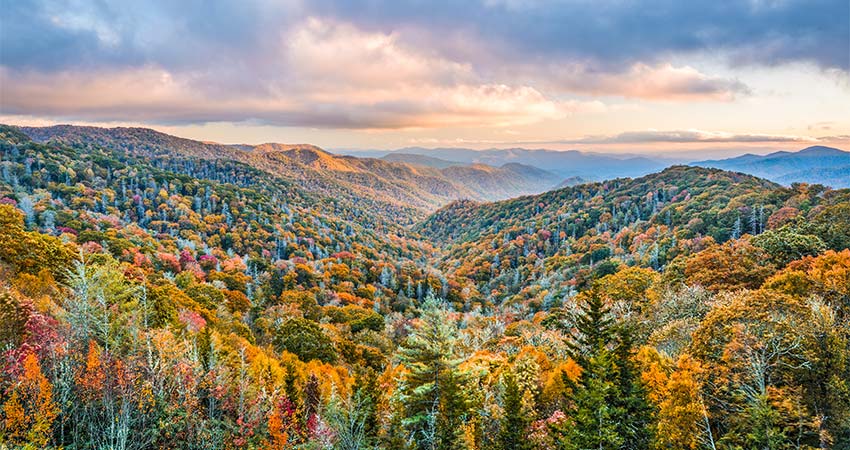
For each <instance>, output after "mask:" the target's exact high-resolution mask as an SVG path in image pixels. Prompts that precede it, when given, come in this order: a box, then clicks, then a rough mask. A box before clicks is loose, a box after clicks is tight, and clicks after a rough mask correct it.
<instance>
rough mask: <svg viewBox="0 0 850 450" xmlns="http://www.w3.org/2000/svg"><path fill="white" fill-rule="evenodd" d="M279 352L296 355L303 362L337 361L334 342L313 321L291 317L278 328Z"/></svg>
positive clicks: (276, 342)
mask: <svg viewBox="0 0 850 450" xmlns="http://www.w3.org/2000/svg"><path fill="white" fill-rule="evenodd" d="M274 345H275V347H277V348H278V350H286V351H288V352H290V353H294V354H295V355H297V356H298V358H300V359H301V360H302V361H305V362H307V361H312V360H314V359H318V360H319V361H322V362H333V361H336V357H337V355H336V349H335V348H334V345H333V341H331V338H329V337H328V336H327V335H326V334H325V332H324V331H322V328H321V327H320V326H319V325H318V324H317V323H316V322H313V321H312V320H307V319H302V318H300V317H291V318H289V319H287V320H286V321H285V322H283V323H282V324H281V325H280V327H278V329H277V332H276V333H275V336H274Z"/></svg>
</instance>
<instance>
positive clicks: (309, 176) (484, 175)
mask: <svg viewBox="0 0 850 450" xmlns="http://www.w3.org/2000/svg"><path fill="white" fill-rule="evenodd" d="M21 130H22V131H23V132H24V133H25V134H27V135H28V136H30V137H31V138H32V139H33V140H35V141H38V142H47V141H56V142H61V143H65V144H71V145H85V146H91V145H99V146H103V147H107V148H114V149H120V150H124V151H127V152H130V153H132V154H135V155H139V156H146V157H156V156H164V155H180V156H184V157H197V158H202V159H207V160H221V159H230V160H234V161H239V162H242V163H244V164H248V165H250V166H252V167H254V168H257V169H260V170H263V171H266V172H269V173H271V174H274V175H276V176H278V177H281V178H283V179H287V180H297V183H298V184H299V185H300V187H301V188H303V189H305V190H306V191H309V192H314V193H318V194H320V195H322V196H324V197H327V198H331V199H343V200H345V201H347V202H348V203H350V204H351V205H358V207H360V208H361V209H362V211H371V212H381V213H383V214H382V215H384V216H386V217H392V218H394V219H393V220H401V222H400V223H402V224H410V223H412V222H413V221H415V220H417V219H420V218H423V217H424V216H425V214H427V213H428V212H431V211H433V210H436V209H437V208H439V207H441V206H443V205H445V204H446V203H448V202H450V201H452V200H458V199H473V200H480V201H492V200H499V199H505V198H510V197H515V196H518V195H525V194H532V193H539V192H543V191H545V190H547V189H550V188H552V187H554V186H555V185H557V184H558V183H559V181H560V178H559V177H558V176H557V175H554V174H552V173H549V172H546V171H543V170H540V169H536V168H532V167H527V166H522V165H519V164H510V165H505V166H503V167H491V166H488V165H484V164H473V165H466V166H460V167H459V166H448V167H443V168H439V167H429V166H423V165H418V164H409V163H406V162H393V161H385V160H380V159H375V158H357V157H353V156H341V155H334V154H331V153H329V152H326V151H324V150H323V149H321V148H319V147H316V146H313V145H309V144H296V145H292V144H278V143H267V144H260V145H246V144H241V145H224V144H218V143H210V142H200V141H194V140H191V139H184V138H180V137H176V136H171V135H168V134H165V133H160V132H157V131H154V130H151V129H146V128H98V127H78V126H70V125H60V126H52V127H42V128H39V127H22V128H21Z"/></svg>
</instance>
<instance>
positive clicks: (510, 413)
mask: <svg viewBox="0 0 850 450" xmlns="http://www.w3.org/2000/svg"><path fill="white" fill-rule="evenodd" d="M502 386H503V389H504V393H503V394H502V395H503V400H502V401H503V403H504V404H503V408H504V416H503V417H502V421H501V423H500V427H499V444H500V446H501V449H502V450H530V449H531V446H530V442H529V441H528V439H526V430H527V429H528V426H529V424H530V420H529V419H530V418H529V417H528V415H527V414H525V413H524V412H523V410H522V391H521V390H520V387H519V385H518V384H517V381H516V375H514V374H513V373H510V372H508V373H506V374H505V375H503V376H502Z"/></svg>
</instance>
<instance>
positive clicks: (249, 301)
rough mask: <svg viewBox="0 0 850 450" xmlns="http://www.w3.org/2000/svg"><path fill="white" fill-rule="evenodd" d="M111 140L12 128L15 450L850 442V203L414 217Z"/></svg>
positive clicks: (5, 199) (4, 397) (318, 185)
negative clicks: (849, 320)
mask: <svg viewBox="0 0 850 450" xmlns="http://www.w3.org/2000/svg"><path fill="white" fill-rule="evenodd" d="M99 133H100V134H99ZM102 133H105V132H104V131H102V130H100V129H85V128H73V127H72V128H64V129H63V128H54V129H22V128H18V127H12V126H3V127H2V129H0V170H2V173H0V346H2V348H0V349H2V355H3V359H2V365H1V366H0V442H2V443H3V444H2V445H0V447H3V448H26V449H45V448H47V449H60V448H64V449H159V448H163V449H165V448H168V449H208V448H234V449H235V448H250V449H346V450H354V449H387V450H389V449H393V450H402V449H410V450H432V449H441V450H455V449H470V450H472V449H503V450H519V449H523V450H524V449H528V450H532V449H551V450H555V449H558V450H561V449H563V450H579V449H591V448H592V449H729V450H732V449H847V448H850V361H848V358H850V323H849V322H848V319H850V191H848V190H832V189H829V188H827V187H824V186H821V185H809V184H794V185H791V186H790V187H783V186H780V185H778V184H774V183H772V182H769V181H765V180H762V179H759V178H755V177H752V176H749V175H744V174H741V173H733V172H725V171H721V170H717V169H703V168H697V167H686V166H674V167H670V168H668V169H665V170H663V171H661V172H659V173H654V174H651V175H647V176H644V177H639V178H620V179H615V180H610V181H605V182H593V183H586V184H579V185H576V186H572V187H564V188H561V189H557V190H553V191H549V192H546V193H543V194H538V195H532V196H524V197H518V198H514V199H510V200H504V201H498V202H474V201H456V202H452V203H450V204H448V205H447V206H444V207H442V208H441V209H439V210H438V211H436V212H435V213H433V214H427V213H426V212H424V211H425V210H424V209H422V208H417V207H411V206H409V204H407V203H405V200H404V199H403V198H401V199H399V198H397V197H393V196H392V194H386V195H385V196H384V197H381V196H379V195H371V194H369V193H363V192H364V191H362V190H360V189H359V188H358V187H357V186H358V185H357V184H356V183H358V182H360V183H365V184H363V185H364V186H369V185H370V184H369V183H370V182H369V181H368V180H366V181H363V180H359V179H358V178H357V177H353V176H351V174H350V173H349V172H347V171H342V172H344V173H345V174H346V176H348V177H349V178H345V179H342V178H339V176H340V175H339V173H340V171H339V170H337V171H335V170H334V167H328V166H326V165H323V166H321V167H319V166H317V165H315V164H313V163H314V162H315V161H316V160H315V158H312V157H311V158H308V159H306V160H305V159H304V158H303V155H302V154H301V153H303V152H301V153H298V154H297V155H293V154H290V153H286V152H283V151H281V152H278V153H275V156H274V158H272V159H268V158H269V153H270V152H271V151H265V152H263V153H261V154H260V153H258V152H256V151H249V150H239V152H242V153H241V154H240V155H236V156H234V154H232V153H228V152H230V150H227V151H225V150H223V149H221V148H219V147H215V146H212V145H208V146H205V145H206V144H202V143H197V142H190V141H178V140H173V139H171V137H168V136H167V135H159V134H154V133H153V132H150V131H149V130H148V131H144V130H134V129H123V130H122V129H115V130H113V131H112V132H110V133H107V134H105V135H104V134H102ZM272 153H274V152H272ZM314 156H315V155H314ZM299 158H300V159H299ZM281 161H283V162H284V163H285V164H284V163H281ZM274 164H279V165H274ZM298 174H301V175H300V177H301V178H300V179H299V178H298V176H299V175H298ZM304 180H311V181H310V182H309V183H308V182H304ZM400 191H401V190H400ZM387 192H393V191H392V190H387ZM431 192H437V190H436V188H433V189H432V190H431ZM408 224H410V225H408Z"/></svg>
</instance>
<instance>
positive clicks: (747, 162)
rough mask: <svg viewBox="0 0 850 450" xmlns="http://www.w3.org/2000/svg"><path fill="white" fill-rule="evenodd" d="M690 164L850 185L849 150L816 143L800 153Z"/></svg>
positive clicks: (783, 179)
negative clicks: (849, 175)
mask: <svg viewBox="0 0 850 450" xmlns="http://www.w3.org/2000/svg"><path fill="white" fill-rule="evenodd" d="M691 165H695V166H702V167H715V168H718V169H724V170H732V171H736V172H744V173H748V174H751V175H755V176H758V177H763V178H767V179H770V180H774V181H777V182H781V183H783V184H790V183H794V182H803V183H810V184H825V185H829V186H832V187H835V188H842V187H850V177H848V176H846V173H847V171H848V170H850V152H845V151H843V150H839V149H837V148H832V147H823V146H814V147H808V148H805V149H803V150H800V151H798V152H785V151H781V152H775V153H771V154H769V155H764V156H758V155H752V154H747V155H742V156H738V157H736V158H729V159H721V160H708V161H698V162H694V163H691Z"/></svg>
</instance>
